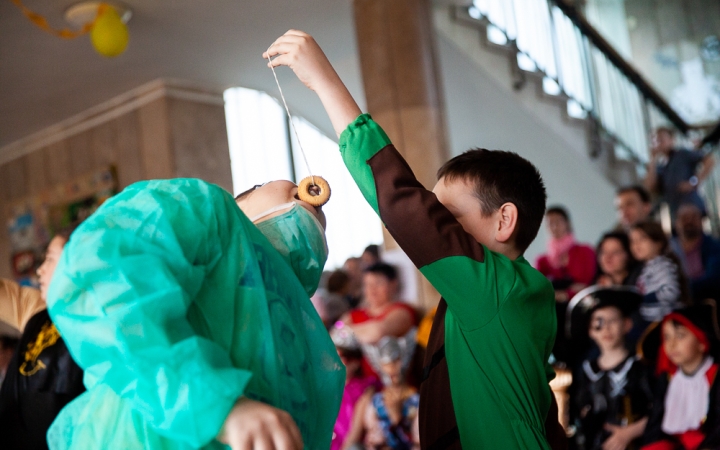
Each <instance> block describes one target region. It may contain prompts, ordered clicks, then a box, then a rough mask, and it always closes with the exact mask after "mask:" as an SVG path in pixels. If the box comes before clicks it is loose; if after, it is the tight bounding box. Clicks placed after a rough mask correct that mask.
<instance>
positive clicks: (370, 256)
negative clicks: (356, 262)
mask: <svg viewBox="0 0 720 450" xmlns="http://www.w3.org/2000/svg"><path fill="white" fill-rule="evenodd" d="M360 261H361V262H362V267H363V268H365V269H367V268H368V267H370V266H372V265H375V264H377V263H379V262H380V246H379V245H375V244H371V245H368V246H367V247H365V250H363V252H362V255H360Z"/></svg>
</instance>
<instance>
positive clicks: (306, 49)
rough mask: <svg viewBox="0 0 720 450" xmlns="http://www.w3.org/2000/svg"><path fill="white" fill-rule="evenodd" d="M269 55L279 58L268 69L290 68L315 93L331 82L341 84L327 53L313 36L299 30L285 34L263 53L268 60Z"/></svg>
mask: <svg viewBox="0 0 720 450" xmlns="http://www.w3.org/2000/svg"><path fill="white" fill-rule="evenodd" d="M268 54H269V55H270V56H271V57H272V56H276V55H279V56H277V57H276V58H275V59H273V60H272V62H268V67H269V66H270V65H271V64H272V66H273V67H278V66H288V67H290V68H291V69H292V70H293V71H294V72H295V75H297V77H298V78H299V79H300V81H302V82H303V83H304V84H305V86H307V87H309V88H310V89H312V90H313V91H318V90H320V89H322V87H323V86H324V85H327V84H328V83H329V82H339V81H340V78H339V77H338V75H337V73H335V69H333V67H332V65H331V64H330V61H328V59H327V57H326V56H325V53H323V51H322V49H321V48H320V46H319V45H318V44H317V42H315V39H313V37H312V36H310V35H309V34H307V33H304V32H302V31H298V30H290V31H288V32H287V33H285V34H283V35H282V36H280V37H279V38H277V40H276V41H275V42H273V44H272V45H271V46H270V48H268V50H267V51H266V52H265V53H263V58H265V59H267V58H268Z"/></svg>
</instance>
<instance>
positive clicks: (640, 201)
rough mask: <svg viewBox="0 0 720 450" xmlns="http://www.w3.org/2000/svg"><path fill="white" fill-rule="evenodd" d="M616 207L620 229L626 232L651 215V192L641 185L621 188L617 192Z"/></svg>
mask: <svg viewBox="0 0 720 450" xmlns="http://www.w3.org/2000/svg"><path fill="white" fill-rule="evenodd" d="M615 209H616V210H617V215H618V227H617V228H618V230H622V231H625V232H628V231H630V228H631V227H632V226H633V225H635V224H638V223H640V222H645V221H646V220H648V218H649V217H650V212H651V211H652V202H651V199H650V193H649V192H648V191H647V190H646V189H645V188H644V187H642V186H640V185H637V184H636V185H632V186H626V187H623V188H620V189H619V190H618V191H617V193H616V194H615Z"/></svg>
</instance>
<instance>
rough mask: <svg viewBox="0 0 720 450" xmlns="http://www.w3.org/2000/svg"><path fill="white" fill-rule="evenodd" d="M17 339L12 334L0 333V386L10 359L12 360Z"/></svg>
mask: <svg viewBox="0 0 720 450" xmlns="http://www.w3.org/2000/svg"><path fill="white" fill-rule="evenodd" d="M18 342H19V340H18V338H16V337H14V336H8V335H6V334H3V335H0V386H2V382H3V380H4V379H5V374H7V370H8V367H9V366H10V361H11V360H12V357H13V354H14V353H15V348H16V347H17V344H18Z"/></svg>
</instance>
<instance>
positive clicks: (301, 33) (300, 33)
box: [283, 29, 310, 37]
mask: <svg viewBox="0 0 720 450" xmlns="http://www.w3.org/2000/svg"><path fill="white" fill-rule="evenodd" d="M283 36H302V37H308V36H310V35H309V34H307V33H306V32H304V31H300V30H293V29H290V30H287V31H286V32H285V34H284V35H283Z"/></svg>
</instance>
